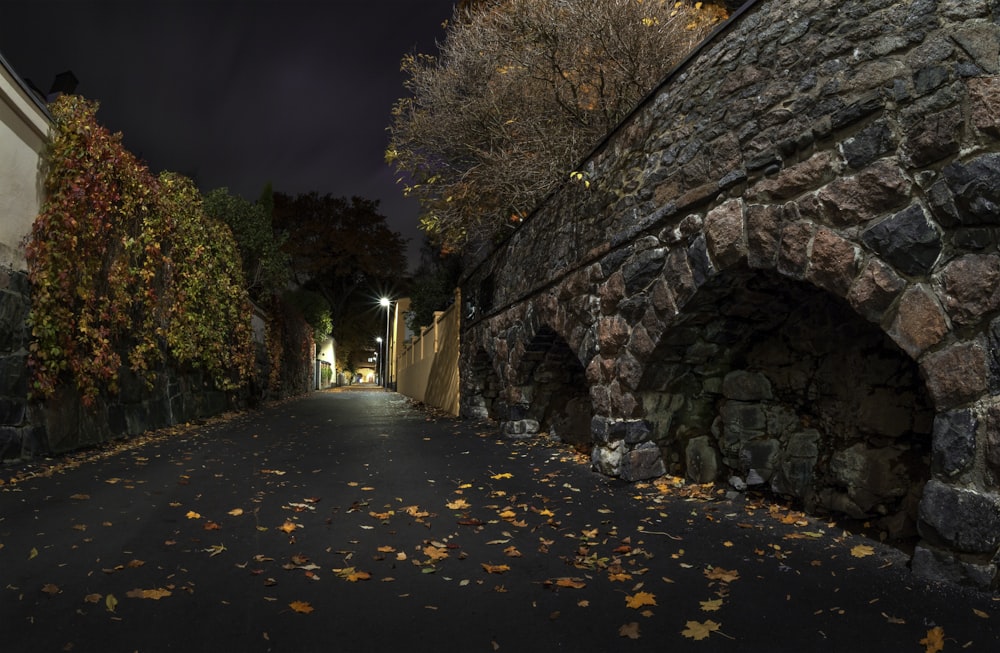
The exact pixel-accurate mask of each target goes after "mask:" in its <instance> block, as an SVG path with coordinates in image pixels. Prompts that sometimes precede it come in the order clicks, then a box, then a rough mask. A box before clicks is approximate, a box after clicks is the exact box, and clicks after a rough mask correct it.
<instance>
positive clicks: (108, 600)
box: [104, 594, 118, 612]
mask: <svg viewBox="0 0 1000 653" xmlns="http://www.w3.org/2000/svg"><path fill="white" fill-rule="evenodd" d="M104 605H105V607H107V609H108V612H114V611H115V608H117V607H118V599H116V598H115V595H114V594H108V595H107V596H105V597H104Z"/></svg>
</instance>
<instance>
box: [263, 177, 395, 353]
mask: <svg viewBox="0 0 1000 653" xmlns="http://www.w3.org/2000/svg"><path fill="white" fill-rule="evenodd" d="M274 225H275V228H277V229H278V230H279V231H280V232H281V233H282V235H283V237H284V238H285V244H284V250H285V251H286V252H287V253H288V254H289V256H290V257H291V269H292V277H293V279H294V281H295V282H296V284H297V285H298V286H299V287H301V288H302V289H304V290H307V291H311V292H314V293H316V294H318V295H320V296H322V297H323V298H324V299H325V300H326V301H327V303H329V305H330V314H331V317H332V320H333V335H334V337H336V339H337V348H338V352H337V355H338V358H341V359H343V360H349V356H350V352H351V351H352V350H357V349H363V348H366V347H369V346H370V345H371V340H372V339H373V338H374V336H376V335H378V334H379V333H382V332H384V329H385V327H384V324H385V312H384V309H381V308H380V307H379V298H380V296H381V295H382V294H386V295H394V294H395V292H394V291H395V290H396V289H397V288H398V287H399V284H400V283H401V281H402V279H403V276H404V275H405V274H406V240H405V239H404V238H403V237H402V236H400V235H399V234H398V233H397V232H395V231H392V230H391V229H390V228H389V227H388V225H387V224H386V218H385V216H383V215H382V214H381V213H379V206H378V202H377V201H374V200H369V199H365V198H361V197H352V198H350V199H348V198H345V197H335V196H332V195H319V194H318V193H316V192H311V193H306V194H301V195H298V196H295V197H292V196H290V195H286V194H283V193H275V194H274ZM314 326H315V325H314Z"/></svg>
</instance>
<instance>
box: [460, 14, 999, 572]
mask: <svg viewBox="0 0 1000 653" xmlns="http://www.w3.org/2000/svg"><path fill="white" fill-rule="evenodd" d="M578 171H579V172H581V173H582V176H581V177H580V178H579V179H577V175H574V176H573V179H572V180H570V181H567V183H566V185H565V186H564V187H563V188H562V189H561V190H559V191H558V192H556V193H555V194H554V195H553V196H551V197H550V198H549V199H548V200H547V202H546V203H545V204H544V205H543V206H542V207H541V208H540V209H539V210H538V211H537V212H536V213H535V214H534V215H532V216H531V218H530V219H529V220H527V221H526V222H525V224H524V225H523V226H522V228H521V229H519V230H518V231H517V232H515V233H514V234H513V236H512V237H511V238H510V239H508V240H507V241H506V243H505V244H504V245H502V246H501V247H500V248H499V249H498V250H497V251H496V252H495V253H494V254H493V255H492V256H491V257H490V258H489V259H488V260H486V261H485V262H484V263H483V264H482V265H480V266H479V267H478V268H476V269H475V270H473V271H471V272H470V273H469V275H468V276H467V278H466V279H465V280H464V281H463V298H464V301H465V306H464V314H465V315H466V316H467V317H468V318H469V319H468V320H467V322H466V331H465V332H464V334H463V345H462V346H463V350H462V371H463V378H462V401H463V410H464V412H465V413H466V414H470V415H481V414H483V413H484V412H485V413H487V414H489V415H490V416H491V417H494V418H496V419H498V420H500V421H501V422H504V423H507V422H513V423H514V424H513V425H512V426H511V427H508V428H506V430H507V431H508V432H515V431H516V432H521V431H537V432H545V431H547V430H548V428H549V425H548V424H546V423H545V418H544V416H545V415H546V414H547V412H546V410H545V408H544V407H542V406H539V405H534V404H536V403H538V402H540V401H541V402H552V401H557V402H561V403H564V404H565V403H567V400H566V398H567V397H571V398H572V399H573V402H574V404H573V406H574V411H576V412H584V413H586V414H588V415H589V416H590V417H591V421H590V438H591V441H592V442H593V445H594V452H593V461H594V465H595V467H596V468H597V469H600V470H601V471H603V472H605V473H608V474H612V475H617V476H620V477H622V478H625V479H639V478H648V477H650V476H654V475H657V474H662V473H665V472H666V471H668V470H673V471H683V472H685V473H687V474H688V475H689V476H692V477H697V478H699V479H704V478H707V477H716V478H719V479H726V478H729V477H734V482H735V483H747V482H751V481H752V482H757V481H758V479H759V480H760V482H762V483H766V484H768V486H769V487H771V488H772V489H774V490H775V491H778V492H781V493H783V494H788V495H790V496H793V497H795V498H798V499H800V500H801V501H803V503H805V504H806V505H808V506H811V507H813V508H814V509H816V510H838V511H840V512H846V513H848V514H851V513H852V512H855V513H856V514H860V515H865V516H874V517H877V518H879V519H882V520H884V523H883V526H884V528H886V529H888V530H890V531H894V532H896V533H897V534H903V533H905V531H906V529H907V528H908V527H909V526H908V524H909V525H910V526H913V525H915V527H916V529H917V530H918V531H919V535H920V538H921V542H920V544H919V546H918V547H917V553H916V555H915V556H914V568H915V570H916V571H918V572H919V573H921V574H922V575H925V576H930V577H935V578H945V579H949V580H954V581H957V582H970V583H973V584H976V585H980V586H995V585H996V583H997V563H998V559H997V556H998V551H1000V354H998V353H997V352H998V350H1000V290H998V288H1000V247H998V243H1000V2H997V1H996V0H969V1H961V2H960V1H958V0H938V1H934V0H912V1H908V2H903V1H891V0H868V1H848V2H840V3H820V2H815V1H807V0H787V1H782V2H778V1H777V0H759V1H758V2H752V3H748V5H747V6H746V7H745V8H744V10H743V11H742V13H739V14H738V15H737V16H736V18H735V20H733V21H731V22H730V23H729V24H728V25H727V26H726V27H725V29H724V31H723V32H721V33H720V34H719V35H717V36H716V37H715V38H714V39H713V40H711V41H710V42H709V43H708V44H707V45H706V46H705V47H703V48H702V49H701V50H700V51H699V52H697V53H696V54H695V55H694V56H693V57H692V58H691V59H690V60H689V61H688V62H686V63H685V64H684V65H683V66H682V67H681V68H680V69H678V70H677V71H675V73H674V74H672V75H671V77H670V78H669V79H668V80H667V81H666V82H665V83H664V84H663V85H662V86H661V87H660V88H659V89H657V90H656V92H655V93H653V94H652V95H651V96H650V98H649V99H648V100H647V101H646V102H645V103H644V104H643V105H642V106H641V107H639V109H638V110H637V111H636V112H635V113H634V114H633V115H632V116H631V117H630V118H629V119H627V120H626V121H625V122H624V123H623V124H622V125H621V127H620V128H619V129H618V130H616V131H615V132H614V133H613V134H611V135H610V136H609V137H608V139H607V140H606V141H605V142H604V143H603V144H601V146H600V147H599V148H598V149H597V150H596V151H595V152H594V153H593V154H592V155H591V156H590V157H589V158H588V159H587V160H586V161H585V162H583V163H582V164H581V165H580V166H579V167H578ZM584 182H588V183H584ZM540 336H544V337H543V338H542V339H541V340H539V337H540ZM546 343H548V344H546ZM540 347H541V348H542V349H544V348H546V347H559V348H563V347H565V349H566V350H568V351H570V352H572V354H573V355H574V356H575V358H576V361H574V365H575V364H577V363H578V365H579V367H580V368H582V369H583V370H585V374H584V376H583V377H582V380H580V378H581V377H579V376H578V375H569V376H568V377H567V378H572V379H574V380H572V381H567V382H566V384H565V388H564V390H563V391H561V392H558V391H556V388H555V387H554V385H553V383H551V382H549V383H547V385H546V388H545V392H544V393H539V392H538V391H537V385H538V384H537V383H534V382H532V381H531V380H530V377H526V376H525V373H524V370H525V367H526V364H525V359H526V358H527V359H528V363H529V365H528V367H531V365H532V363H531V361H533V360H537V359H539V358H544V355H543V353H540V349H539V348H540ZM526 379H527V380H526ZM581 385H583V386H584V389H583V393H582V394H581V392H580V387H579V386H581ZM581 397H583V398H585V399H586V401H581ZM553 398H555V399H553ZM534 416H543V417H542V419H541V421H540V423H539V424H538V425H537V427H535V426H534V424H532V422H531V420H530V419H528V418H529V417H530V418H532V419H534ZM529 427H530V428H529ZM713 470H714V471H713ZM928 479H930V480H928Z"/></svg>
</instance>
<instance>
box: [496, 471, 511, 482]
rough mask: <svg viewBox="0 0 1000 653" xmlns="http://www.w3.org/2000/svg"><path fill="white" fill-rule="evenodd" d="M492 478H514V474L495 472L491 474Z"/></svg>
mask: <svg viewBox="0 0 1000 653" xmlns="http://www.w3.org/2000/svg"><path fill="white" fill-rule="evenodd" d="M490 478H492V479H494V480H497V481H499V480H500V479H502V478H514V475H513V474H511V473H510V472H501V473H500V474H494V475H493V476H490Z"/></svg>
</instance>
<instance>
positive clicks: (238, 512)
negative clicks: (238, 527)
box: [229, 508, 243, 517]
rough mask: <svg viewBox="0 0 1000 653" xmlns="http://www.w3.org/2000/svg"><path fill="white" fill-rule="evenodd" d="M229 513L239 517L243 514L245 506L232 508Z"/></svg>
mask: <svg viewBox="0 0 1000 653" xmlns="http://www.w3.org/2000/svg"><path fill="white" fill-rule="evenodd" d="M229 514H230V515H232V516H233V517H239V516H240V515H242V514H243V508H233V509H232V510H230V511H229Z"/></svg>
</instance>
